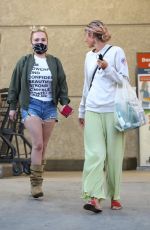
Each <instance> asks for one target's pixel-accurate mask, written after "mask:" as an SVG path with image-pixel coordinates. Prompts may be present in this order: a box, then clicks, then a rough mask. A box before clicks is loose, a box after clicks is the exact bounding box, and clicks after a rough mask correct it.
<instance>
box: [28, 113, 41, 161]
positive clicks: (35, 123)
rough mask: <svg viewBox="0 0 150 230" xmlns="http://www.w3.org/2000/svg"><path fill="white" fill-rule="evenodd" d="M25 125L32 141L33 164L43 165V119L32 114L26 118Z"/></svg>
mask: <svg viewBox="0 0 150 230" xmlns="http://www.w3.org/2000/svg"><path fill="white" fill-rule="evenodd" d="M25 127H26V128H27V130H28V131H29V134H30V137H31V142H32V152H31V164H34V165H41V162H42V152H43V130H42V129H43V127H42V121H41V119H40V118H38V117H36V116H30V117H28V118H27V119H26V120H25Z"/></svg>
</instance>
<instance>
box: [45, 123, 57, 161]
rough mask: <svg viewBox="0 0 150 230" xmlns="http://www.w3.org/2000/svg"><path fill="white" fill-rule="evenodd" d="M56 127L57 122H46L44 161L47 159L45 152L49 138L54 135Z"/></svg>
mask: <svg viewBox="0 0 150 230" xmlns="http://www.w3.org/2000/svg"><path fill="white" fill-rule="evenodd" d="M54 126H55V120H54V119H53V120H51V121H49V122H44V124H43V153H42V160H44V159H45V151H46V147H47V144H48V141H49V138H50V136H51V134H52V131H53V128H54Z"/></svg>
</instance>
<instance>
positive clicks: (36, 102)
mask: <svg viewBox="0 0 150 230" xmlns="http://www.w3.org/2000/svg"><path fill="white" fill-rule="evenodd" d="M30 42H31V46H32V49H33V54H28V55H25V56H23V57H22V58H21V59H20V60H19V61H18V62H17V64H16V66H15V69H14V71H13V74H12V79H11V83H10V87H9V93H8V103H9V104H10V112H9V117H10V119H11V120H14V119H15V118H16V106H17V103H18V100H19V103H20V106H21V113H22V121H23V123H24V125H25V127H26V128H27V130H28V131H29V134H30V136H31V142H32V152H31V167H30V171H31V175H30V181H31V194H32V196H33V197H34V198H39V197H42V196H43V191H42V182H43V170H44V165H45V151H46V147H47V144H48V141H49V138H50V136H51V133H52V130H53V128H54V126H55V123H56V120H57V104H58V102H59V103H60V104H61V105H62V107H61V111H63V109H64V108H65V106H66V105H68V103H69V102H70V100H69V98H68V87H67V83H66V76H65V73H64V70H63V67H62V64H61V62H60V61H59V59H58V58H56V57H54V56H52V55H49V54H47V50H48V34H47V32H46V29H45V27H33V28H32V31H31V36H30Z"/></svg>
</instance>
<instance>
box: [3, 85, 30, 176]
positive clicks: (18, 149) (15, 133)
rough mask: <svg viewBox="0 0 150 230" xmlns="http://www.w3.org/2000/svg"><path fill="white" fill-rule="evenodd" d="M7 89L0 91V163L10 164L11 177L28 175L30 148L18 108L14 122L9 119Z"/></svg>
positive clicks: (18, 108)
mask: <svg viewBox="0 0 150 230" xmlns="http://www.w3.org/2000/svg"><path fill="white" fill-rule="evenodd" d="M7 95H8V89H7V88H5V89H0V163H11V164H12V170H13V175H15V176H17V175H20V174H21V173H23V172H24V173H26V174H30V162H31V160H30V158H31V149H32V146H31V144H30V142H29V141H28V139H27V138H26V137H25V135H24V132H25V129H24V125H23V123H22V122H21V113H20V107H19V105H18V107H17V117H16V120H15V121H14V122H12V121H11V120H10V119H9V104H8V103H7Z"/></svg>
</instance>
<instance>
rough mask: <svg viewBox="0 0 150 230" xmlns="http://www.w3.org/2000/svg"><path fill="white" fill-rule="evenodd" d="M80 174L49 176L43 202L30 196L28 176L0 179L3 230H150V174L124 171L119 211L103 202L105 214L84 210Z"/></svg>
mask: <svg viewBox="0 0 150 230" xmlns="http://www.w3.org/2000/svg"><path fill="white" fill-rule="evenodd" d="M81 175H82V174H81V172H47V173H45V180H44V193H45V196H44V199H43V200H34V199H32V197H31V196H29V191H30V185H29V177H28V176H19V177H10V178H4V179H0V229H3V230H10V229H15V230H125V229H126V230H149V229H150V171H124V172H123V180H122V181H123V182H122V203H123V206H124V208H123V209H122V210H120V211H112V210H111V209H110V201H109V200H107V201H105V202H103V213H102V214H93V213H89V212H88V211H85V210H83V208H82V206H83V201H82V199H81V198H80V197H81Z"/></svg>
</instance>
